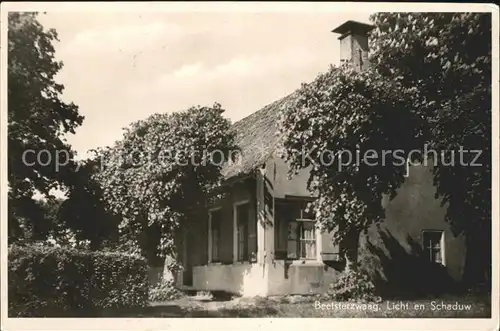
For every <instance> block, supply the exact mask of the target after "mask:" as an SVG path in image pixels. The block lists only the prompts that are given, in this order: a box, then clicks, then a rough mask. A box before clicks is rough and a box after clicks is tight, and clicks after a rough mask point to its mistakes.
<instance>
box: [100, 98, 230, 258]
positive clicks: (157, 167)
mask: <svg viewBox="0 0 500 331" xmlns="http://www.w3.org/2000/svg"><path fill="white" fill-rule="evenodd" d="M223 112H224V110H223V109H222V108H221V106H220V105H219V104H215V105H214V106H213V107H199V106H198V107H192V108H189V109H187V110H185V111H181V112H175V113H172V114H155V115H152V116H150V117H148V118H147V119H146V120H142V121H138V122H135V123H133V124H132V125H131V126H130V127H129V128H128V129H126V131H125V133H124V137H123V139H122V140H120V141H118V142H117V143H116V144H115V145H114V146H113V147H110V148H106V149H103V150H101V151H100V153H101V154H100V155H101V156H100V157H101V162H102V163H101V164H102V167H101V170H100V171H99V172H98V173H97V174H96V176H95V178H96V180H97V181H98V183H99V184H100V185H101V187H102V189H103V198H104V201H105V202H106V205H107V208H108V210H109V211H110V212H112V213H113V214H114V215H118V216H119V217H121V223H120V225H119V228H120V236H121V237H122V238H128V239H129V240H130V242H132V243H134V244H135V245H136V247H138V249H140V252H141V253H142V254H143V255H145V256H146V257H147V258H148V260H149V261H150V263H155V261H157V260H158V257H160V256H162V257H163V256H166V255H173V254H175V246H174V241H173V240H174V236H175V231H176V230H177V229H178V228H179V225H180V224H181V223H182V226H189V222H190V220H192V219H195V217H192V216H193V215H194V214H195V213H196V212H197V211H199V210H203V209H204V208H205V205H206V199H207V196H208V195H209V193H210V192H211V191H212V189H214V188H215V187H217V185H218V184H219V183H220V181H221V180H222V176H221V173H220V170H221V167H222V165H223V162H224V161H227V160H228V157H229V154H230V152H231V150H233V149H235V147H234V145H233V141H234V132H233V131H232V129H231V126H230V122H229V121H228V120H227V119H225V118H224V117H223V116H222V114H223Z"/></svg>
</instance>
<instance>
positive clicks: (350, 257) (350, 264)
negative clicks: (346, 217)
mask: <svg viewBox="0 0 500 331" xmlns="http://www.w3.org/2000/svg"><path fill="white" fill-rule="evenodd" d="M360 233H361V231H359V230H357V229H356V230H351V231H350V232H349V233H348V234H347V236H346V237H345V238H344V240H342V243H341V248H342V250H343V253H344V257H345V261H346V268H345V269H346V271H348V270H357V268H358V252H359V235H360Z"/></svg>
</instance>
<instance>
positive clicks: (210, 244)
mask: <svg viewBox="0 0 500 331" xmlns="http://www.w3.org/2000/svg"><path fill="white" fill-rule="evenodd" d="M221 211H222V207H214V208H210V209H209V210H208V263H209V264H221V263H222V262H221V260H220V244H221V240H220V235H221V233H220V232H221V229H222V224H221V220H219V242H218V244H219V247H218V248H219V250H218V254H219V256H218V258H217V260H214V259H213V255H212V254H213V244H214V243H213V233H212V214H213V213H214V212H221Z"/></svg>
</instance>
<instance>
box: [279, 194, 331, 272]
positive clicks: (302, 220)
mask: <svg viewBox="0 0 500 331" xmlns="http://www.w3.org/2000/svg"><path fill="white" fill-rule="evenodd" d="M312 201H313V200H309V199H298V198H296V199H283V200H281V201H279V202H277V203H279V204H283V205H285V206H286V205H295V206H297V205H298V206H299V208H298V209H299V215H297V216H298V218H293V216H292V217H284V218H283V220H281V219H280V221H281V222H283V221H284V222H286V225H285V228H284V229H285V230H286V231H288V229H289V225H290V224H292V223H296V224H297V227H296V231H297V234H296V239H295V240H294V242H295V243H296V251H295V254H296V257H295V258H293V257H289V256H288V253H289V250H288V242H289V241H291V240H290V239H288V235H287V239H286V240H285V244H286V251H283V252H282V251H280V252H281V253H285V254H284V256H283V258H279V259H278V260H287V261H293V262H292V263H294V262H295V263H310V262H317V261H321V253H320V247H321V245H322V242H321V233H319V230H318V229H317V227H316V221H315V220H314V218H310V217H307V213H306V212H305V209H306V206H307V204H308V203H310V202H312ZM295 206H294V208H295ZM275 217H276V215H275ZM313 217H314V216H313ZM306 223H308V224H312V231H313V238H312V239H306V238H304V237H303V233H304V231H303V228H304V224H306ZM279 226H280V228H281V226H283V225H279ZM277 231H279V230H277ZM279 236H280V234H279V233H277V234H276V236H275V238H279ZM305 242H312V243H314V256H313V257H306V256H302V245H303V244H304V243H305ZM282 244H283V243H282Z"/></svg>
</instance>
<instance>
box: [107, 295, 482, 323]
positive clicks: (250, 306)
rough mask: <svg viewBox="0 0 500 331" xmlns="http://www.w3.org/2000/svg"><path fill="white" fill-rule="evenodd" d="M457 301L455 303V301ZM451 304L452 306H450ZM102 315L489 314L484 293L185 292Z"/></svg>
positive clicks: (389, 315) (375, 315)
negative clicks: (353, 299) (412, 296)
mask: <svg viewBox="0 0 500 331" xmlns="http://www.w3.org/2000/svg"><path fill="white" fill-rule="evenodd" d="M443 304H444V305H449V306H444V307H443ZM457 304H458V305H457ZM453 305H455V306H453ZM103 316H106V317H328V318H363V317H369V318H370V317H371V318H384V317H397V318H405V317H407V318H418V317H424V318H429V317H434V318H448V317H461V318H489V317H490V316H491V304H490V300H489V298H487V297H472V296H470V297H458V296H457V297H451V296H448V297H442V298H437V299H422V300H412V301H408V300H406V301H404V300H403V301H399V300H395V301H383V302H381V303H370V304H364V305H363V304H362V303H352V304H350V303H348V302H332V301H325V300H322V299H317V298H313V297H303V296H287V297H271V298H227V299H223V300H220V299H212V300H210V299H207V300H203V299H201V298H199V297H194V296H186V297H183V298H181V299H178V300H174V301H169V302H154V303H151V305H150V306H149V307H145V308H139V309H133V310H129V311H126V312H125V311H124V312H120V313H119V314H117V313H116V312H114V313H111V312H103Z"/></svg>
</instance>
